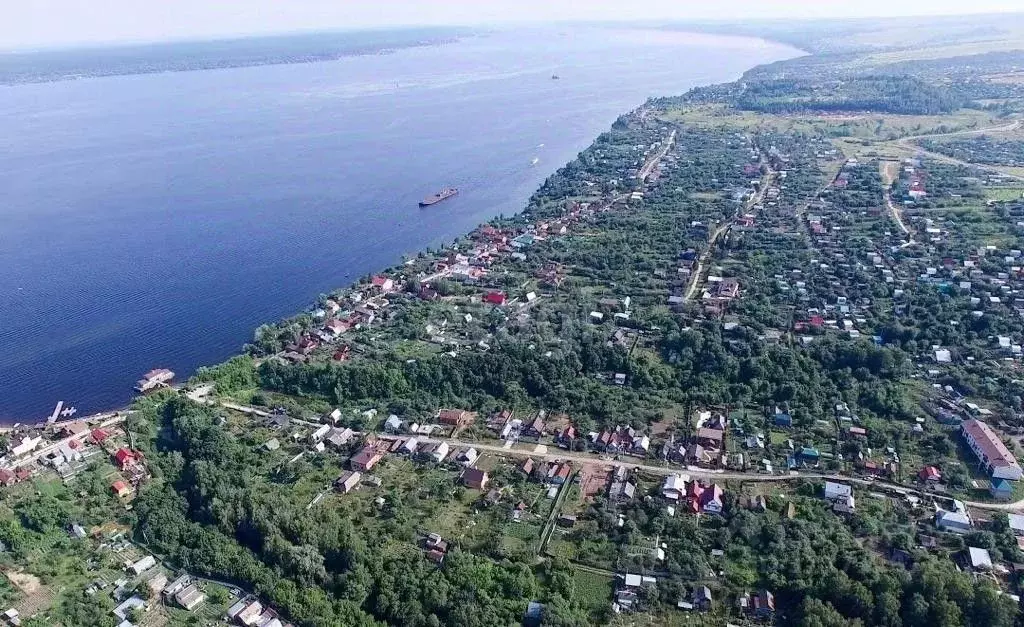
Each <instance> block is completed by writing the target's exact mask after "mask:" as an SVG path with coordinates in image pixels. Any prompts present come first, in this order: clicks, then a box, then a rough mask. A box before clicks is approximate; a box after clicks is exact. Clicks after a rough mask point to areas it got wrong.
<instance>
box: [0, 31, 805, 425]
mask: <svg viewBox="0 0 1024 627" xmlns="http://www.w3.org/2000/svg"><path fill="white" fill-rule="evenodd" d="M796 54H798V53H797V51H795V50H793V49H792V48H788V47H785V46H781V45H776V44H772V43H767V42H764V41H759V40H752V39H741V38H726V37H712V36H705V35H693V34H683V33H663V32H655V31H640V30H611V29H596V28H595V29H572V30H569V29H566V30H529V31H527V30H523V31H508V32H500V33H492V34H489V35H486V36H480V37H471V38H467V39H464V40H462V41H461V42H459V43H454V44H448V45H443V46H437V47H424V48H414V49H406V50H401V51H398V52H395V53H393V54H386V55H376V56H364V57H350V58H345V59H342V60H338V61H331V62H323V63H310V64H298V65H275V66H262V67H249V68H236V69H226V70H209V71H195V72H181V73H164V74H149V75H135V76H119V77H110V78H96V79H84V80H77V81H67V82H57V83H48V84H33V85H19V86H14V87H0V421H8V422H10V421H15V420H19V421H34V420H38V419H40V418H42V417H44V416H45V415H47V414H48V413H49V412H50V410H51V409H52V407H53V405H54V404H55V403H56V401H57V400H65V401H67V402H68V403H69V404H72V405H75V406H77V407H78V409H79V412H80V414H81V413H87V412H95V411H101V410H106V409H111V408H114V407H116V406H119V405H121V404H123V403H125V402H126V401H128V400H129V399H130V397H131V394H132V392H131V388H132V385H133V383H134V381H135V380H137V379H138V378H139V376H140V375H141V374H142V373H144V372H145V371H147V370H149V369H150V368H153V367H158V366H159V367H168V368H171V369H172V370H175V371H176V372H177V373H179V376H180V375H188V374H189V373H190V372H192V371H193V370H194V369H195V368H196V367H197V366H200V365H203V364H212V363H216V362H218V361H221V360H223V359H224V358H226V357H228V356H229V355H231V354H233V353H236V352H238V351H239V349H240V348H241V346H242V344H243V343H245V342H246V341H248V340H249V339H250V338H251V337H252V331H253V329H254V328H255V327H256V326H258V325H260V324H261V323H264V322H272V321H275V320H278V319H280V318H282V317H284V316H288V315H290V314H293V313H296V312H298V311H300V310H302V309H303V308H304V307H306V306H308V305H309V304H310V303H311V302H312V301H313V300H314V299H315V298H316V296H317V295H318V294H320V293H324V292H327V291H330V290H331V289H333V288H337V287H341V286H344V285H346V284H349V283H351V282H352V281H354V280H356V279H357V278H359V277H360V276H362V275H364V274H366V273H369V272H372V271H374V270H376V269H380V268H383V267H386V266H388V265H390V264H393V263H395V262H398V261H400V260H401V258H402V255H403V254H408V253H414V252H416V251H418V250H421V249H423V248H425V247H427V246H431V245H436V244H438V243H440V242H443V241H451V240H452V239H453V238H454V237H456V236H457V235H459V234H461V233H463V232H465V231H468V230H470V229H471V228H472V227H474V226H475V225H477V224H478V223H480V222H482V221H485V220H487V219H489V218H491V217H493V216H496V215H499V214H506V215H507V214H512V213H515V212H517V211H519V210H520V209H522V207H523V206H524V204H525V201H526V200H527V198H528V197H529V195H530V194H531V192H532V191H533V190H534V189H535V188H536V187H537V186H538V185H539V184H540V183H541V182H543V180H544V178H545V177H546V176H548V175H549V174H550V173H551V172H553V171H554V170H555V169H557V168H558V167H559V166H560V165H562V164H563V163H565V162H567V161H569V160H570V159H572V158H573V157H574V156H575V155H576V154H577V153H578V152H579V151H580V150H582V149H583V148H585V147H586V146H587V145H588V144H589V143H590V142H591V141H592V140H593V139H594V137H596V136H597V135H598V134H599V133H601V132H602V131H604V130H606V129H607V128H608V127H609V125H610V124H611V123H612V122H613V121H614V120H615V118H616V117H617V116H618V115H619V114H621V113H624V112H626V111H628V110H630V109H632V108H634V107H636V106H638V105H639V104H641V103H643V101H644V100H645V99H646V98H647V97H649V96H658V95H675V94H679V93H682V92H685V91H686V90H687V89H689V88H691V87H694V86H697V85H703V84H710V83H718V82H724V81H729V80H733V79H735V78H736V77H738V76H739V75H740V74H741V73H742V72H743V71H744V70H746V69H748V68H750V67H752V66H754V65H757V64H760V63H766V62H771V61H776V60H780V59H784V58H789V57H792V56H795V55H796ZM553 74H557V75H558V76H559V77H560V79H559V80H553V79H552V75H553ZM534 159H537V160H538V161H537V163H536V165H531V164H532V162H533V160H534ZM445 185H456V186H458V187H459V188H460V189H461V190H462V192H461V194H460V195H459V196H458V197H457V198H455V199H453V200H450V201H447V202H445V203H442V204H440V205H437V206H435V207H432V208H429V209H420V208H418V207H417V201H418V200H420V199H421V198H423V197H424V196H426V195H428V194H430V193H432V192H434V191H437V190H438V189H439V188H441V187H443V186H445Z"/></svg>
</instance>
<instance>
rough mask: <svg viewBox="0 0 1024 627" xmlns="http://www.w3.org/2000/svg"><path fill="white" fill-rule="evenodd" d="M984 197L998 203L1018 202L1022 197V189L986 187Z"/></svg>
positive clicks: (1023, 195)
mask: <svg viewBox="0 0 1024 627" xmlns="http://www.w3.org/2000/svg"><path fill="white" fill-rule="evenodd" d="M985 197H986V198H988V199H989V200H995V201H998V202H1005V201H1009V200H1020V199H1021V198H1022V197H1024V187H986V188H985Z"/></svg>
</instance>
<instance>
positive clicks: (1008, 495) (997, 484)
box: [988, 479, 1013, 501]
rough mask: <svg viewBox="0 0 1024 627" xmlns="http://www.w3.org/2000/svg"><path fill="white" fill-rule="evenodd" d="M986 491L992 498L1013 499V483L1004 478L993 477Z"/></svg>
mask: <svg viewBox="0 0 1024 627" xmlns="http://www.w3.org/2000/svg"><path fill="white" fill-rule="evenodd" d="M988 492H989V494H991V495H992V498H994V499H999V500H1000V501H1009V500H1011V499H1013V484H1012V483H1010V482H1009V481H1007V480H1006V479H993V480H992V485H991V487H989V489H988Z"/></svg>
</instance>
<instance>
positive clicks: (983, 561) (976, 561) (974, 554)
mask: <svg viewBox="0 0 1024 627" xmlns="http://www.w3.org/2000/svg"><path fill="white" fill-rule="evenodd" d="M967 557H968V559H969V560H970V563H971V568H973V569H974V570H992V556H991V555H990V554H989V552H988V549H979V548H977V547H973V546H971V547H967Z"/></svg>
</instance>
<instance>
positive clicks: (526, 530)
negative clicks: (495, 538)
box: [500, 522, 541, 556]
mask: <svg viewBox="0 0 1024 627" xmlns="http://www.w3.org/2000/svg"><path fill="white" fill-rule="evenodd" d="M540 532H541V525H539V524H535V523H516V522H510V523H508V524H507V525H505V529H504V532H503V533H502V535H501V540H500V550H501V553H502V554H503V555H508V556H513V555H516V554H524V553H535V552H536V550H537V542H538V541H539V540H540Z"/></svg>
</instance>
